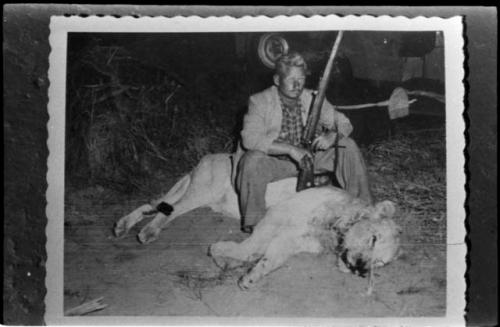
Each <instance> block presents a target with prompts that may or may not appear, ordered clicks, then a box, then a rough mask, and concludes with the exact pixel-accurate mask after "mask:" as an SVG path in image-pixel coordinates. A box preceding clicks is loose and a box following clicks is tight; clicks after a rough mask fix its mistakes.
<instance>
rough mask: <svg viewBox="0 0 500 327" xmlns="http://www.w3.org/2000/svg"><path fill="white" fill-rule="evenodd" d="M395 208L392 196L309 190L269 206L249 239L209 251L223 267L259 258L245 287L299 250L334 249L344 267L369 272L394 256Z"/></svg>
mask: <svg viewBox="0 0 500 327" xmlns="http://www.w3.org/2000/svg"><path fill="white" fill-rule="evenodd" d="M394 212H395V206H394V204H393V203H392V202H391V201H383V202H379V203H378V204H376V205H375V206H370V205H367V204H366V203H364V202H362V201H361V200H359V199H357V198H354V197H353V196H351V195H350V194H348V193H347V192H345V191H343V190H341V189H338V188H335V187H331V186H329V187H319V188H312V189H307V190H305V191H302V192H300V193H297V194H295V195H293V196H292V197H290V198H289V199H286V200H284V201H281V202H280V203H278V204H276V205H274V206H272V207H271V208H269V210H268V211H267V213H266V215H265V217H264V218H263V219H262V220H261V221H260V222H259V223H258V224H257V225H256V226H255V229H254V232H253V234H252V235H251V236H250V237H249V238H248V239H246V240H244V241H243V242H241V243H235V242H218V243H215V244H213V245H212V246H211V247H210V250H209V253H210V255H211V256H212V257H213V258H214V260H215V262H216V264H217V265H218V266H219V267H228V266H229V267H235V266H238V265H240V264H242V263H244V262H256V264H255V266H254V267H253V268H252V269H251V270H250V271H249V272H248V273H247V274H246V275H244V276H243V277H242V278H241V279H240V280H239V282H238V284H239V286H240V287H241V288H242V289H248V288H249V287H251V286H252V285H254V284H255V283H256V282H257V281H258V280H259V279H260V278H262V277H263V276H265V275H266V274H268V273H270V272H271V271H273V270H275V269H277V268H279V267H280V266H281V265H283V263H284V262H285V261H286V260H287V259H288V258H290V257H291V256H292V255H294V254H297V253H300V252H309V253H320V252H321V251H323V250H333V251H334V252H335V253H336V254H337V255H338V256H339V259H340V260H338V263H339V268H341V270H342V271H351V272H353V273H355V274H358V275H360V276H365V275H366V273H367V272H368V271H369V270H370V268H371V267H376V266H382V265H384V264H387V263H389V262H390V261H392V260H393V259H394V258H395V257H396V254H397V252H398V248H399V227H397V226H396V224H395V223H394V221H393V220H392V219H391V218H392V216H393V215H394Z"/></svg>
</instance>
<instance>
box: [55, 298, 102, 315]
mask: <svg viewBox="0 0 500 327" xmlns="http://www.w3.org/2000/svg"><path fill="white" fill-rule="evenodd" d="M102 299H104V297H100V298H97V299H94V300H91V301H87V302H85V303H83V304H80V305H79V306H76V307H74V308H71V309H68V310H66V311H64V315H65V316H83V315H86V314H87V313H91V312H94V311H97V310H102V309H104V308H106V307H107V306H108V305H107V304H106V303H103V302H101V301H102Z"/></svg>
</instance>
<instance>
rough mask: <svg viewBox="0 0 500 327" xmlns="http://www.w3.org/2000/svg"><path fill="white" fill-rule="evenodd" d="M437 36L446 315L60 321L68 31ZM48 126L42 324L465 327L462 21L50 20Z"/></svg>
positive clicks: (370, 18) (280, 18) (317, 18)
mask: <svg viewBox="0 0 500 327" xmlns="http://www.w3.org/2000/svg"><path fill="white" fill-rule="evenodd" d="M327 30H333V31H337V30H345V31H437V30H439V31H442V32H443V35H444V49H445V51H444V53H445V96H446V150H447V152H446V158H447V159H446V176H447V188H446V189H447V290H446V298H447V302H446V316H445V317H437V318H436V317H411V318H342V319H333V318H332V319H330V318H328V319H320V318H293V319H292V318H290V319H288V318H279V319H278V318H266V319H264V318H262V319H261V318H224V317H222V318H211V317H171V316H162V317H158V316H156V317H147V316H144V317H116V316H114V317H113V316H108V317H97V316H92V317H64V316H63V267H64V265H63V262H64V261H63V259H64V258H63V253H64V252H63V244H64V229H63V225H64V224H63V217H64V153H65V152H64V151H65V143H64V140H65V103H66V102H65V101H66V99H65V95H66V55H67V52H66V51H67V37H68V33H70V32H106V33H114V32H116V33H120V32H127V33H130V32H137V33H139V32H141V33H179V32H186V33H187V32H206V33H209V32H251V31H253V32H261V31H327ZM49 42H50V46H51V49H52V50H51V53H50V56H49V61H50V68H49V80H50V88H49V104H48V112H49V116H50V118H49V122H48V124H47V128H48V134H49V137H48V141H47V144H48V148H49V158H48V173H47V182H48V189H47V209H46V214H47V219H48V221H47V227H46V235H47V245H46V248H47V263H46V269H47V276H46V288H47V295H46V299H45V305H46V314H45V322H46V323H47V324H49V325H61V324H64V325H89V324H98V325H159V324H161V325H165V324H168V325H186V324H191V325H214V324H223V325H228V324H229V325H240V324H245V325H260V326H263V325H277V324H278V325H300V326H302V325H335V326H364V325H383V326H388V325H391V326H403V325H404V326H464V325H465V320H464V314H465V303H466V302H465V291H466V282H465V274H466V253H467V246H466V244H465V237H466V230H465V216H466V213H465V208H464V204H465V199H466V192H465V182H466V179H465V172H464V165H465V157H464V150H465V137H464V132H465V122H464V120H463V112H464V95H465V88H464V83H463V80H464V78H465V77H464V76H465V74H464V60H465V56H464V39H463V18H462V17H460V16H456V17H451V18H439V17H430V18H426V17H416V18H407V17H404V16H397V17H391V16H378V17H374V16H368V15H362V16H354V15H349V16H345V17H340V16H335V15H328V16H317V15H316V16H312V17H305V16H290V17H289V16H277V17H267V16H257V17H250V16H244V17H241V18H234V17H230V16H223V17H214V16H211V17H207V18H201V17H198V16H190V17H184V16H178V17H172V18H167V17H141V18H134V17H131V16H125V17H120V18H116V17H112V16H105V17H97V16H89V17H86V18H83V17H78V16H73V17H64V16H53V17H51V22H50V38H49Z"/></svg>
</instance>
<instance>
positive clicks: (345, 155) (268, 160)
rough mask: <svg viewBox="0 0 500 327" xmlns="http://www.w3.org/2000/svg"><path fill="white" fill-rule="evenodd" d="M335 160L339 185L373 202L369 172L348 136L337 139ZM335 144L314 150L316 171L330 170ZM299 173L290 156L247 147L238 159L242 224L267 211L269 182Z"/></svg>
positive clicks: (254, 221) (356, 195)
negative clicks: (289, 158) (275, 155)
mask: <svg viewBox="0 0 500 327" xmlns="http://www.w3.org/2000/svg"><path fill="white" fill-rule="evenodd" d="M339 145H340V146H343V148H338V149H337V150H338V156H339V157H338V162H337V168H336V172H335V176H336V177H337V181H338V182H339V184H340V186H341V187H342V188H343V189H344V190H346V191H347V192H349V193H350V194H352V195H353V196H355V197H359V198H361V199H363V200H365V201H367V202H368V203H372V196H371V192H370V188H369V184H368V174H367V171H366V165H365V162H364V160H363V156H362V154H361V151H360V150H359V148H358V146H357V145H356V143H355V142H354V141H353V140H352V139H351V138H342V139H341V140H339ZM335 152H336V151H335V148H330V149H328V150H326V151H318V152H316V153H315V154H314V170H315V173H316V174H318V173H325V172H332V171H333V167H334V159H335ZM297 175H298V168H297V165H296V164H295V163H294V162H292V161H291V160H283V159H279V158H277V157H273V156H269V155H267V154H266V153H264V152H261V151H253V150H250V151H247V152H246V153H245V154H244V155H243V156H242V157H241V159H240V161H239V163H238V173H237V177H236V188H237V191H238V193H239V204H240V209H241V213H242V216H243V217H242V218H243V221H242V225H243V226H253V225H256V224H257V223H258V222H259V221H260V219H262V218H263V217H264V214H265V212H266V203H265V193H266V187H267V184H268V183H271V182H275V181H278V180H280V179H284V178H287V177H295V176H297Z"/></svg>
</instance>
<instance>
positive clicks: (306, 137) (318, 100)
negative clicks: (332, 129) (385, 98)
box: [296, 31, 343, 192]
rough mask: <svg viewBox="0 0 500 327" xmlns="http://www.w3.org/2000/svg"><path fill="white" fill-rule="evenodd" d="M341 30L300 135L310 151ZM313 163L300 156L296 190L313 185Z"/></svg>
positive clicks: (305, 146)
mask: <svg viewBox="0 0 500 327" xmlns="http://www.w3.org/2000/svg"><path fill="white" fill-rule="evenodd" d="M342 35H343V31H339V33H338V34H337V38H336V39H335V43H334V44H333V48H332V52H331V53H330V58H328V62H327V63H326V67H325V70H324V71H323V76H322V77H321V79H320V80H319V85H318V91H317V93H316V94H314V95H313V99H312V101H311V107H310V109H309V116H308V117H307V123H306V127H305V129H304V134H303V135H302V142H301V143H302V146H303V147H304V148H306V149H308V150H309V151H310V152H311V153H312V142H313V141H314V137H315V134H316V128H317V126H318V122H319V118H320V116H321V108H322V107H323V102H324V101H325V95H326V88H327V87H328V82H329V81H330V75H331V71H332V67H333V61H334V59H335V56H336V55H337V51H338V48H339V44H340V40H341V39H342ZM314 186H315V184H314V164H313V162H312V160H311V158H309V157H308V156H305V157H304V158H302V160H301V162H300V164H299V176H298V179H297V188H296V190H297V192H300V191H302V190H304V189H306V188H309V187H314Z"/></svg>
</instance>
